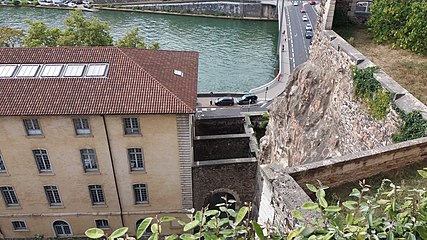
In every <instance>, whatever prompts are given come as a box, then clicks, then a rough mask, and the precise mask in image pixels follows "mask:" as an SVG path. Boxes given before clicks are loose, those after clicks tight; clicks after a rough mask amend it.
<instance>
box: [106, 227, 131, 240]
mask: <svg viewBox="0 0 427 240" xmlns="http://www.w3.org/2000/svg"><path fill="white" fill-rule="evenodd" d="M128 229H129V228H128V227H122V228H119V229H116V231H114V232H113V233H111V235H110V236H109V237H108V239H115V238H119V237H121V236H123V235H125V234H126V232H127V231H128Z"/></svg>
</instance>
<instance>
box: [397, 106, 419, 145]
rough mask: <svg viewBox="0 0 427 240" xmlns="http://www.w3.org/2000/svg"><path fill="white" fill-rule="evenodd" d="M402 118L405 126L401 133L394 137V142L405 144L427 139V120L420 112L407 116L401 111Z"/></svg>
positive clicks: (401, 128) (402, 127)
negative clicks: (422, 138)
mask: <svg viewBox="0 0 427 240" xmlns="http://www.w3.org/2000/svg"><path fill="white" fill-rule="evenodd" d="M400 117H401V118H402V120H403V124H402V126H401V127H400V132H399V133H396V134H393V135H392V140H393V142H404V141H407V140H411V139H417V138H421V137H427V120H425V119H424V118H423V116H422V115H421V113H420V112H417V111H415V112H410V113H409V114H405V113H404V112H402V111H400Z"/></svg>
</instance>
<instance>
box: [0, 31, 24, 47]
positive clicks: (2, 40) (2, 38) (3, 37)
mask: <svg viewBox="0 0 427 240" xmlns="http://www.w3.org/2000/svg"><path fill="white" fill-rule="evenodd" d="M23 39H24V32H23V31H22V30H19V29H14V28H9V27H0V47H18V46H21V45H22V42H23Z"/></svg>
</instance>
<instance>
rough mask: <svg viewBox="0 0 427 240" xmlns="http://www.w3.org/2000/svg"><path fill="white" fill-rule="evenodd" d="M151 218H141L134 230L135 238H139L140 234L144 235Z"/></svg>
mask: <svg viewBox="0 0 427 240" xmlns="http://www.w3.org/2000/svg"><path fill="white" fill-rule="evenodd" d="M152 220H153V218H151V217H149V218H146V219H144V220H142V222H141V223H140V224H139V226H138V229H137V230H136V239H140V238H141V237H142V235H144V233H145V231H146V230H147V228H148V226H150V223H151V221H152Z"/></svg>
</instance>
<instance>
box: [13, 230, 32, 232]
mask: <svg viewBox="0 0 427 240" xmlns="http://www.w3.org/2000/svg"><path fill="white" fill-rule="evenodd" d="M13 231H14V232H29V231H30V230H28V229H13Z"/></svg>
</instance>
